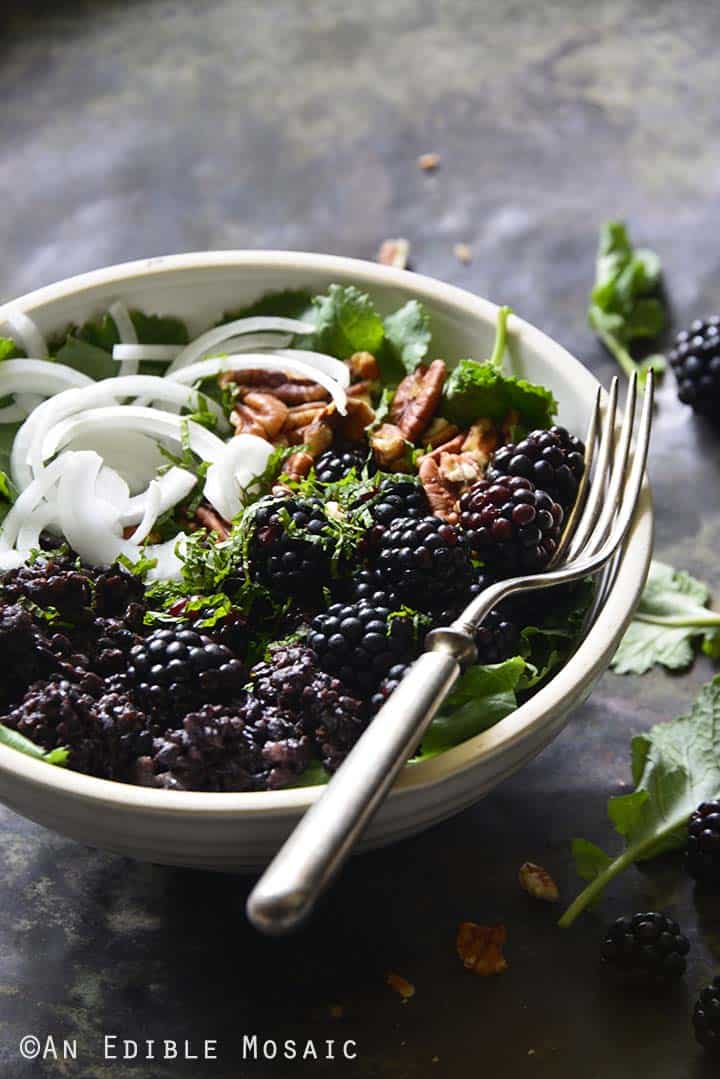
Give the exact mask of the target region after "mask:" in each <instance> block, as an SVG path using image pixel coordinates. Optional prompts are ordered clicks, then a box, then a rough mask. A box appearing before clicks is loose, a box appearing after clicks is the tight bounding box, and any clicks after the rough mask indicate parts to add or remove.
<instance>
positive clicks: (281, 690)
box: [251, 645, 368, 771]
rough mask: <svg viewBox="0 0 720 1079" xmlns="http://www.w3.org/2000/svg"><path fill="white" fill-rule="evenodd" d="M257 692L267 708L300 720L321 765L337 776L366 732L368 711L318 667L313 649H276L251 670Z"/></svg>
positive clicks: (339, 682)
mask: <svg viewBox="0 0 720 1079" xmlns="http://www.w3.org/2000/svg"><path fill="white" fill-rule="evenodd" d="M251 676H252V679H253V690H254V693H255V694H256V696H257V698H258V699H259V700H260V701H261V702H262V703H263V704H265V705H268V706H271V707H273V706H274V707H279V708H281V709H283V710H286V711H287V712H289V713H290V714H291V715H292V716H293V717H294V718H297V719H300V720H301V722H302V724H303V727H304V729H305V730H306V731H307V732H308V734H310V735H311V736H312V738H313V741H314V742H315V745H316V747H317V750H318V753H319V755H320V759H321V760H322V762H323V764H324V765H325V767H326V768H327V769H328V770H329V771H334V770H335V769H336V768H337V767H338V766H339V764H340V763H341V762H342V761H343V760H344V759H345V757H346V756H347V754H348V753H349V751H350V750H351V749H352V747H353V746H354V745H355V743H356V742H357V740H358V738H359V737H360V735H361V734H362V732H363V731H364V729H365V727H366V726H367V721H368V710H367V708H366V706H365V704H364V703H363V702H362V701H360V700H358V699H357V698H355V697H353V696H352V694H351V693H350V691H349V690H348V689H347V688H346V687H345V686H344V685H343V684H342V682H341V681H340V680H339V679H338V678H335V677H333V676H332V675H330V674H328V673H327V672H326V671H323V670H321V669H320V668H319V666H318V657H317V655H316V654H315V652H313V651H312V649H310V648H305V647H303V646H302V645H290V646H289V647H286V648H276V649H275V650H274V651H273V652H272V653H271V654H270V658H269V659H268V660H267V661H265V662H263V663H258V664H257V665H256V666H255V667H253V669H252V672H251Z"/></svg>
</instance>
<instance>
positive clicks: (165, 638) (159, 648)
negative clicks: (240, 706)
mask: <svg viewBox="0 0 720 1079" xmlns="http://www.w3.org/2000/svg"><path fill="white" fill-rule="evenodd" d="M128 659H129V661H128V668H127V674H128V680H129V682H130V685H131V686H132V687H133V688H134V693H135V696H136V697H137V700H138V702H139V703H140V705H141V706H142V707H144V708H146V709H148V710H150V711H152V714H153V716H154V717H155V718H156V719H157V721H158V722H160V723H165V724H167V723H168V722H170V721H171V719H172V718H173V717H175V718H179V717H181V716H184V715H186V714H187V713H188V712H190V711H191V710H192V709H193V708H197V707H198V706H200V705H201V704H204V703H205V702H208V701H217V702H220V701H226V700H229V699H231V698H232V697H233V696H235V695H237V693H238V692H239V691H240V689H241V688H242V685H243V682H244V679H245V671H244V669H243V666H242V664H241V663H240V661H239V660H238V659H236V657H235V656H234V655H233V653H232V652H231V651H230V649H229V648H226V647H225V646H224V645H222V644H216V643H215V642H214V641H213V640H212V639H211V638H210V637H207V636H205V635H204V634H201V633H196V632H195V631H194V630H192V629H187V628H185V627H182V626H180V627H176V628H174V629H157V630H155V631H154V632H153V633H151V634H150V635H149V636H148V637H147V638H146V639H145V640H144V641H141V642H140V643H139V644H136V645H134V646H133V648H131V649H130V655H129V657H128Z"/></svg>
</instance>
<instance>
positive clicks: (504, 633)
mask: <svg viewBox="0 0 720 1079" xmlns="http://www.w3.org/2000/svg"><path fill="white" fill-rule="evenodd" d="M492 583H493V578H492V577H491V576H490V575H489V574H487V573H485V572H484V571H483V570H482V569H480V568H478V567H475V566H474V567H473V570H472V582H471V584H470V586H469V587H468V589H467V592H466V593H465V595H463V596H462V597H460V598H459V601H458V602H457V603H456V604H454V605H453V606H452V607H448V608H446V609H445V610H443V611H441V612H440V614H439V615H437V616H436V617H435V619H434V625H436V626H447V625H449V624H450V623H451V622H454V621H455V619H456V618H459V617H460V615H461V614H462V612H463V610H464V609H465V607H467V605H468V603H469V602H470V600H471V599H474V598H475V597H476V596H479V595H480V594H481V593H482V592H484V591H485V589H486V588H488V586H489V585H491V584H492ZM520 628H521V627H520V620H519V618H518V616H517V613H516V612H515V611H514V609H513V604H512V602H508V601H506V602H505V603H503V604H502V605H501V607H499V608H493V610H491V611H490V613H489V614H487V615H486V617H485V619H484V621H483V624H482V625H481V626H480V628H479V629H477V630H476V631H475V647H476V648H477V653H478V658H477V662H478V663H483V664H485V663H502V662H503V661H504V660H506V659H509V658H510V657H511V656H516V655H517V653H518V647H519V644H520Z"/></svg>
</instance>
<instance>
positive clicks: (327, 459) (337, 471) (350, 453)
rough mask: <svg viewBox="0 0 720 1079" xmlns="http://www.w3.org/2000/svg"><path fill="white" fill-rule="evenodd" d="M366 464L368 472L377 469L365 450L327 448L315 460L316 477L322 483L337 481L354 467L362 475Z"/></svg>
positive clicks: (370, 472) (358, 474)
mask: <svg viewBox="0 0 720 1079" xmlns="http://www.w3.org/2000/svg"><path fill="white" fill-rule="evenodd" d="M366 465H368V474H369V475H372V474H373V473H374V472H375V470H376V469H375V465H374V463H373V462H372V459H371V460H370V461H368V454H367V452H363V450H358V449H354V450H326V451H325V453H321V454H320V456H319V457H318V459H317V461H316V462H315V478H316V479H317V480H319V482H320V483H337V482H338V481H339V480H341V479H344V478H345V476H347V474H348V473H349V472H350V470H351V469H353V468H354V469H355V474H356V475H357V476H360V475H361V473H362V471H363V469H364V468H365V466H366Z"/></svg>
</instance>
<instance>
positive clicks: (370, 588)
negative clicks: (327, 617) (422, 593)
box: [338, 569, 402, 611]
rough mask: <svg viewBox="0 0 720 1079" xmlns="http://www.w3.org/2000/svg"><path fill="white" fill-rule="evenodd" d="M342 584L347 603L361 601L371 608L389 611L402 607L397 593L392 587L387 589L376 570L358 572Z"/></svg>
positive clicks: (385, 583)
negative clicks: (386, 608)
mask: <svg viewBox="0 0 720 1079" xmlns="http://www.w3.org/2000/svg"><path fill="white" fill-rule="evenodd" d="M344 584H345V589H344V591H345V597H344V598H345V599H347V602H348V603H359V602H360V601H363V602H364V603H368V604H370V606H373V607H389V608H390V610H391V611H396V610H397V609H398V608H399V607H402V601H401V599H400V597H399V596H398V594H397V592H395V591H394V589H393V588H392V587H388V585H387V582H385V581H384V580H383V577H382V574H381V573H380V572H379V571H378V570H376V569H363V570H360V572H359V573H356V574H355V576H354V577H351V578H350V580H349V581H347V582H344ZM338 598H340V597H338Z"/></svg>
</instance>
